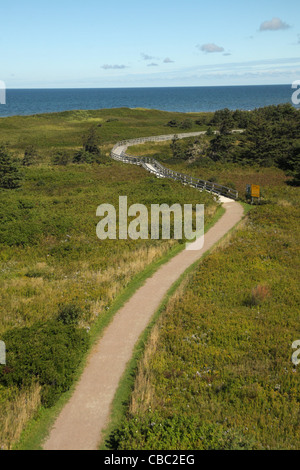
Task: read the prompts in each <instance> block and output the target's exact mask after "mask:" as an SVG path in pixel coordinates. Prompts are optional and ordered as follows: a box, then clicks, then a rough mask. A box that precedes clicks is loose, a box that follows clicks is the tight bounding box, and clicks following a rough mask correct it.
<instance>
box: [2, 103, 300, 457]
mask: <svg viewBox="0 0 300 470" xmlns="http://www.w3.org/2000/svg"><path fill="white" fill-rule="evenodd" d="M298 122H299V113H297V112H294V111H293V110H292V109H291V108H290V107H289V106H288V105H286V106H279V107H270V108H266V109H264V110H261V111H260V110H256V111H255V112H253V113H243V112H235V113H233V112H232V113H231V112H229V111H228V110H227V111H226V110H225V111H224V112H216V113H192V114H183V113H167V112H163V111H156V110H145V109H135V110H131V109H127V108H121V109H112V110H99V111H70V112H63V113H57V114H56V113H54V114H44V115H36V116H25V117H24V116H14V117H9V118H3V119H0V221H1V224H0V283H1V294H0V339H1V340H3V341H5V343H6V346H7V365H6V366H3V365H2V366H0V448H2V449H11V448H22V446H23V447H24V445H25V444H24V442H26V439H27V437H28V436H29V435H30V439H31V438H32V436H33V435H34V436H33V438H32V442H35V445H34V446H37V447H39V446H40V439H41V435H39V432H40V431H35V424H36V423H38V422H39V419H40V417H42V416H45V415H46V414H47V413H48V412H49V413H50V414H51V410H52V409H53V410H54V409H55V406H56V405H57V404H58V403H60V402H61V401H63V400H64V399H65V398H64V397H66V396H67V395H66V394H68V392H69V393H70V390H72V387H73V386H74V381H75V380H76V379H77V378H78V374H79V373H80V371H81V370H82V368H83V367H84V361H85V358H86V355H87V353H88V351H89V349H90V347H91V345H92V344H93V341H95V339H96V338H98V337H99V335H101V331H102V330H103V328H104V326H105V325H106V324H107V323H108V322H109V321H110V319H111V316H112V315H113V313H114V312H115V311H116V309H117V308H118V306H119V305H120V304H121V299H123V301H124V299H126V298H128V296H129V295H131V293H132V292H134V290H135V289H136V288H137V287H138V286H139V285H140V284H141V283H142V282H143V280H145V279H146V277H147V276H149V275H150V274H151V273H152V272H153V271H154V270H155V269H156V268H157V267H158V266H159V265H160V264H161V263H163V262H164V261H166V260H167V259H168V258H169V257H170V256H173V255H174V254H176V253H177V252H178V251H179V250H180V249H182V248H183V246H184V245H183V243H182V242H183V241H175V240H169V241H163V240H150V239H149V240H138V241H133V240H130V239H129V240H117V241H115V240H101V241H100V240H99V239H98V238H97V236H96V226H97V223H98V222H99V218H97V217H96V209H97V207H98V206H99V205H100V204H103V203H110V204H112V205H114V206H115V207H118V199H119V196H127V197H128V205H131V204H133V203H140V204H145V205H146V206H147V207H148V208H150V205H151V204H153V203H167V204H169V205H172V204H173V203H180V204H188V203H190V204H194V205H195V204H197V203H198V204H201V203H203V204H205V222H206V226H208V225H209V224H211V223H213V221H215V220H216V218H217V217H218V216H220V214H221V209H220V207H219V205H218V204H217V202H216V201H215V199H214V197H213V196H212V195H211V194H208V193H204V192H203V193H200V192H198V191H196V190H195V189H193V188H190V187H187V186H183V185H181V184H180V183H179V182H176V181H172V180H166V179H157V178H155V177H154V176H151V175H150V174H149V173H147V172H146V171H145V170H144V169H142V168H139V167H136V166H132V165H125V164H122V163H120V162H116V161H113V160H111V159H110V156H109V155H110V150H111V148H112V147H113V146H114V145H115V143H116V142H118V141H120V140H123V139H130V138H135V137H144V136H152V135H161V134H170V135H171V134H173V135H174V134H178V133H182V132H192V131H195V132H196V131H200V130H205V131H208V132H207V135H205V136H203V137H202V138H201V139H194V140H190V139H184V140H183V141H182V142H181V143H179V142H172V141H170V142H164V143H160V144H154V143H147V144H145V145H142V146H134V147H131V148H130V149H129V152H130V153H132V154H135V155H141V154H143V155H145V156H154V157H155V158H156V159H157V160H158V161H160V162H161V163H163V164H164V165H165V166H167V167H170V168H173V169H176V170H178V171H181V172H184V173H187V174H190V175H194V176H197V177H199V178H201V179H207V180H211V181H216V182H218V183H221V184H223V185H228V186H231V187H232V188H235V189H237V190H238V191H239V194H240V199H241V200H242V201H243V202H245V201H246V199H245V188H246V184H259V185H260V186H261V190H262V200H261V204H260V205H255V206H253V207H252V208H251V209H252V210H251V211H249V212H248V215H247V217H246V218H245V219H244V221H243V222H242V223H241V224H240V226H239V227H238V228H236V229H235V230H234V231H233V232H232V233H231V234H229V236H228V237H227V238H226V239H224V240H223V241H222V243H221V244H219V246H218V247H217V248H216V249H215V250H214V251H213V252H212V253H211V254H210V255H209V256H207V257H206V258H205V259H204V260H203V261H202V262H201V263H200V264H199V266H196V267H194V269H193V270H192V271H191V272H190V273H189V274H187V276H185V277H184V279H183V280H182V283H181V284H180V285H178V289H176V292H175V293H173V294H172V295H171V294H170V296H169V297H168V299H166V300H165V302H164V305H163V306H162V307H161V309H160V312H159V313H160V314H159V315H157V316H156V318H157V321H156V325H155V326H154V327H153V330H152V333H151V335H150V336H149V337H148V340H147V341H148V342H147V345H146V348H145V350H144V346H143V348H142V353H141V352H140V356H142V357H141V360H140V363H139V365H138V366H137V367H133V369H132V370H131V371H130V374H129V375H130V385H129V387H127V391H126V393H125V392H124V393H125V395H126V396H125V395H124V394H123V395H122V394H120V393H119V394H117V395H118V397H119V398H118V399H119V402H120V403H121V402H122V407H123V408H122V410H123V411H122V417H121V418H120V419H119V420H118V422H117V424H116V426H114V430H113V431H112V432H111V433H110V435H109V436H108V438H107V442H106V446H107V448H111V449H239V448H242V449H246V448H247V449H269V448H272V449H273V448H274V449H279V448H280V449H281V448H289V449H296V448H299V437H300V436H299V411H300V410H299V398H300V397H299V371H298V370H297V368H296V367H295V366H294V365H293V364H292V362H291V355H292V349H291V345H292V343H293V341H295V340H297V339H299V337H300V331H299V304H300V299H299V292H298V290H299V289H298V287H297V279H298V272H299V251H298V248H297V247H298V245H299V208H298V203H299V187H298V181H299V148H300V146H299V130H298V129H299V125H298ZM233 128H243V129H245V133H244V134H243V135H238V136H231V134H230V130H231V129H233ZM212 130H219V131H220V136H214V135H213V133H212V132H211V131H212ZM269 135H272V138H269ZM87 136H88V137H87ZM259 149H260V150H259ZM1 185H2V186H1ZM245 207H246V208H247V210H248V209H250V206H246V205H245ZM124 402H125V403H126V406H125V412H124ZM120 403H119V404H118V405H120ZM49 410H50V411H49ZM52 418H53V416H52ZM46 421H47V420H46ZM49 422H50V421H47V423H48V424H47V423H46V424H45V427H47V425H49ZM43 432H45V429H44V430H43ZM20 442H21V443H20ZM32 446H33V445H32ZM34 446H33V447H34ZM25 447H26V446H25Z"/></svg>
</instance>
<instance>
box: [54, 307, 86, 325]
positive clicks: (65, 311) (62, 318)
mask: <svg viewBox="0 0 300 470" xmlns="http://www.w3.org/2000/svg"><path fill="white" fill-rule="evenodd" d="M82 314H83V312H82V310H81V308H80V307H79V306H78V305H75V304H67V305H61V306H60V308H59V315H58V318H57V319H58V321H59V322H61V323H63V324H64V325H77V324H78V321H79V319H80V318H81V317H82Z"/></svg>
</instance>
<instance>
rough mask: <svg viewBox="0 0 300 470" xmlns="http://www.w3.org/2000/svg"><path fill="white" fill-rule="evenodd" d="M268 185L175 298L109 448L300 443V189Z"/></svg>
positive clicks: (291, 445)
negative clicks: (299, 357)
mask: <svg viewBox="0 0 300 470" xmlns="http://www.w3.org/2000/svg"><path fill="white" fill-rule="evenodd" d="M265 191H266V195H267V197H268V199H269V203H268V204H266V205H262V206H256V208H255V209H253V210H252V211H250V213H249V214H248V217H247V219H246V220H245V221H244V222H243V224H242V225H241V226H240V227H239V228H238V230H236V231H235V232H234V233H233V234H231V235H230V236H229V237H227V239H226V240H224V242H223V243H222V244H221V246H220V248H219V249H217V250H215V251H214V253H212V254H211V255H210V256H209V257H208V258H206V259H205V260H204V261H203V262H202V263H201V264H200V265H199V267H198V268H197V269H196V270H195V272H194V273H193V274H191V275H189V277H188V279H187V280H186V281H185V282H184V284H183V285H182V286H181V289H180V290H179V291H177V292H176V293H175V294H174V296H173V297H172V298H171V299H170V301H169V302H168V304H167V306H166V308H165V309H164V311H163V313H162V316H161V318H160V321H159V322H158V324H157V325H156V326H155V328H154V330H153V332H152V335H151V337H150V339H149V341H148V345H147V347H146V351H145V354H144V357H143V359H142V360H141V362H140V364H139V367H138V370H137V373H136V380H135V385H134V390H133V393H132V396H131V399H130V404H129V408H128V412H127V415H126V417H125V419H124V421H123V422H122V424H121V425H120V426H119V427H118V428H117V429H116V430H115V431H114V432H113V433H112V434H111V436H110V439H109V440H108V442H107V446H108V447H109V448H110V449H118V450H124V449H126V450H136V449H139V450H144V449H150V450H157V449H159V450H160V449H162V450H170V449H176V450H179V449H182V450H187V449H191V450H196V449H199V450H201V449H205V450H209V449H222V450H224V449H225V450H226V449H227V450H232V449H234V450H236V449H258V450H262V449H294V450H295V449H299V446H300V433H299V430H300V426H299V424H300V423H299V416H300V394H299V370H298V369H297V368H296V367H295V366H294V365H293V363H292V361H291V355H292V349H291V346H292V343H293V342H294V341H295V340H296V339H298V338H299V335H300V331H299V302H300V296H299V288H298V273H299V267H300V266H299V261H300V259H299V251H298V246H299V229H300V226H299V220H300V217H299V216H300V211H299V189H298V188H293V187H288V186H286V185H284V184H281V185H278V186H277V187H275V188H270V187H269V188H268V187H266V188H265Z"/></svg>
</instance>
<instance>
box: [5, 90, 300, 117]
mask: <svg viewBox="0 0 300 470" xmlns="http://www.w3.org/2000/svg"><path fill="white" fill-rule="evenodd" d="M293 91H295V90H292V88H291V85H261V86H226V87H172V88H92V89H91V88H81V89H73V88H72V89H27V90H21V89H9V90H7V92H6V104H5V105H0V117H4V116H14V115H31V114H40V113H53V112H59V111H69V110H76V109H77V110H78V109H104V108H120V107H128V108H150V109H160V110H165V111H181V112H197V111H216V110H218V109H223V108H229V109H232V110H235V109H243V110H252V109H255V108H261V107H263V106H268V105H277V104H280V103H291V102H292V101H291V99H292V93H293Z"/></svg>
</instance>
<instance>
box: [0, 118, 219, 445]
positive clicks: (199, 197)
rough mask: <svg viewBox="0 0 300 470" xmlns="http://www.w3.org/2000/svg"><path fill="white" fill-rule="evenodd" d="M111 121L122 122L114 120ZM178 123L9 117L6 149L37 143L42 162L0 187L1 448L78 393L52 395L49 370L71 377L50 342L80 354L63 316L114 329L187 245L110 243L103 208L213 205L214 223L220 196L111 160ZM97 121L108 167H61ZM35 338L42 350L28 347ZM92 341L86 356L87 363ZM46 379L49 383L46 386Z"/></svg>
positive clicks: (2, 129) (4, 123) (0, 123)
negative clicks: (130, 295) (127, 299)
mask: <svg viewBox="0 0 300 470" xmlns="http://www.w3.org/2000/svg"><path fill="white" fill-rule="evenodd" d="M116 116H118V117H116ZM172 116H173V114H172ZM110 119H118V120H117V121H110V122H107V121H108V120H110ZM169 119H170V116H169V115H168V113H163V112H162V113H160V112H155V111H154V112H152V111H151V112H149V113H146V112H145V111H141V110H140V111H139V110H138V111H130V110H111V111H105V110H104V111H99V112H98V111H95V112H94V111H91V112H90V113H89V112H85V111H84V112H68V113H60V114H54V115H41V116H31V117H13V118H6V119H1V120H0V142H7V141H8V142H9V145H8V147H9V149H10V150H11V151H13V152H14V153H15V156H16V157H17V158H18V159H20V158H21V157H22V156H23V153H24V148H25V147H26V146H27V145H34V146H35V147H36V149H37V153H38V158H37V159H36V161H35V163H34V164H33V165H31V166H29V167H22V168H21V173H22V185H21V188H19V189H14V190H4V189H2V190H0V191H1V193H0V194H1V199H0V219H1V225H0V282H1V295H0V312H1V313H0V338H1V339H4V340H5V341H6V343H7V348H8V364H9V363H10V364H12V363H14V364H16V365H15V367H16V369H11V368H3V366H0V375H1V377H0V378H1V382H0V429H1V431H0V447H1V448H4V449H6V448H10V447H11V446H12V445H13V444H14V443H15V442H16V441H17V440H18V438H19V437H20V435H21V432H22V430H23V429H24V428H25V427H26V424H27V423H28V421H29V420H30V419H31V418H33V417H34V416H36V413H37V410H42V409H43V407H44V406H46V405H47V406H50V405H51V406H52V404H53V403H54V402H55V401H56V400H57V399H58V398H59V396H60V394H61V393H62V392H65V391H66V390H67V389H68V388H69V386H70V383H71V382H70V381H68V383H65V382H64V380H62V383H61V385H60V387H58V391H56V392H55V396H54V395H53V396H52V395H51V393H50V392H49V390H48V388H49V387H48V385H47V383H48V382H49V380H50V376H49V377H44V373H45V370H46V369H49V368H50V370H52V369H53V368H54V369H53V370H56V372H55V373H59V374H62V375H60V376H59V377H60V378H62V379H63V377H62V376H63V374H64V372H63V371H62V370H61V367H60V365H59V364H58V363H57V364H55V363H54V361H52V362H51V361H50V359H49V357H48V356H47V357H44V356H43V359H41V360H40V361H39V348H43V349H45V334H47V331H49V332H50V331H52V332H54V331H55V334H56V335H57V338H60V340H58V339H57V342H59V341H60V343H59V345H57V344H56V345H52V344H49V345H47V348H49V349H50V350H53V348H56V347H57V348H59V354H62V353H63V350H64V347H65V345H66V344H68V345H69V346H68V347H69V348H70V355H71V353H72V351H73V349H74V347H75V345H74V342H73V343H69V342H68V341H71V339H70V338H73V336H72V335H73V334H75V332H74V331H73V330H72V328H74V327H73V326H72V325H70V326H69V325H63V324H62V325H61V323H59V322H58V319H59V318H60V317H62V312H63V315H64V321H65V318H66V311H67V312H68V315H69V317H70V315H71V317H72V315H75V314H76V315H77V317H78V318H77V320H78V327H77V329H79V330H80V331H82V332H86V331H88V330H89V329H90V328H91V332H92V331H93V328H94V327H95V325H96V324H98V325H102V323H103V325H104V323H105V322H102V319H103V318H106V316H107V315H108V314H109V312H110V310H111V309H112V308H113V305H114V301H115V300H116V299H117V298H118V296H120V294H121V293H122V292H125V291H126V289H127V288H128V286H129V285H130V282H131V281H132V280H133V279H135V277H136V276H138V275H139V274H141V273H142V272H145V273H146V271H145V270H146V268H147V267H149V266H150V265H152V264H153V263H157V262H158V261H159V260H161V259H166V257H167V255H168V253H170V250H171V249H176V247H178V248H180V244H179V243H178V242H175V241H174V240H170V241H152V240H139V241H132V240H118V241H114V240H105V241H103V240H102V241H100V240H99V239H98V238H97V237H96V225H97V223H98V222H99V219H98V218H97V217H96V209H97V207H98V205H100V204H102V203H110V204H113V205H114V206H115V207H118V198H119V196H122V195H126V196H128V205H131V204H133V203H140V204H145V205H146V206H147V207H148V208H149V207H150V204H153V203H167V204H170V205H171V204H173V203H175V202H176V203H181V204H184V203H191V204H196V203H205V206H206V222H207V223H209V222H210V221H211V220H212V218H213V217H214V215H215V211H216V208H217V204H216V203H215V201H214V200H213V198H212V197H211V196H210V195H208V194H201V193H199V192H196V191H195V190H193V189H192V188H185V187H183V186H182V185H181V184H180V183H177V182H173V181H167V180H159V179H156V178H155V177H153V176H150V175H149V174H148V173H147V172H145V171H144V170H143V169H141V168H138V167H133V166H130V165H124V164H121V163H118V162H114V161H112V160H111V159H110V158H109V153H108V151H109V148H110V147H112V146H113V144H114V143H115V142H116V141H117V140H119V139H120V138H128V137H135V136H137V135H147V134H148V135H149V134H152V133H154V134H155V133H162V132H165V127H164V125H165V124H166V122H168V120H169ZM97 120H99V123H102V127H101V128H100V127H99V135H100V137H101V144H102V145H101V151H102V155H104V158H103V159H102V164H72V163H70V164H68V165H66V166H60V165H53V164H52V163H51V159H52V155H53V153H54V152H55V151H56V150H58V149H59V150H62V149H67V150H68V151H70V152H71V151H73V150H74V149H75V148H79V147H80V146H82V135H83V133H84V132H85V131H86V130H87V129H89V128H90V126H91V125H94V124H95V123H98V121H97ZM195 126H196V125H195ZM97 129H98V128H97ZM167 129H168V128H167ZM145 275H146V274H145ZM69 317H68V321H69V320H70V318H71V317H70V318H69ZM101 322H102V323H101ZM57 325H59V327H58V326H57ZM60 325H61V326H60ZM56 328H58V330H57V329H56ZM68 328H69V330H68ZM100 329H101V328H100ZM71 330H72V331H71ZM97 332H98V334H99V333H100V330H99V327H98V329H97ZM62 333H63V334H62ZM53 334H54V333H53ZM76 334H77V333H76ZM14 335H15V336H14ZM70 335H71V336H70ZM88 336H89V335H88V334H87V338H86V340H87V341H88ZM25 338H26V340H25ZM54 340H55V339H54ZM26 341H27V343H29V344H31V347H32V350H27V349H26V348H25V343H26ZM84 341H85V340H84ZM19 343H20V344H21V345H22V347H23V345H24V348H23V349H22V348H21V346H20V347H19V346H18V348H19V349H18V350H17V349H16V348H17V345H18V344H19ZM84 344H85V343H84V342H83V346H82V347H83V349H82V350H81V351H79V352H78V351H77V354H79V355H80V357H81V356H83V355H84V348H85V346H84ZM47 348H46V349H47ZM72 348H73V349H72ZM74 351H75V350H74ZM17 354H19V356H21V355H23V356H24V358H23V359H24V361H23V362H22V361H21V360H20V358H19V360H18V361H19V362H18V361H17V362H16V363H15V362H14V361H15V358H17V357H18V356H17ZM32 357H33V358H36V360H37V363H36V364H35V366H34V367H36V369H33V366H32V365H30V364H31V363H30V361H31V358H32ZM41 357H42V355H41ZM26 361H27V362H26ZM41 361H44V362H43V363H42V365H41V364H39V363H38V362H41ZM49 361H50V362H49ZM77 362H79V361H77ZM18 367H21V368H22V367H23V372H20V371H19V368H18ZM64 367H65V368H66V370H67V367H70V370H71V371H72V374H71V375H72V376H74V373H75V369H76V367H75V366H74V365H72V364H64ZM57 368H58V369H57ZM19 372H20V376H21V377H20V376H19V375H18V374H19ZM53 373H54V372H53ZM22 374H23V376H24V380H23V379H22ZM37 375H39V376H40V379H41V380H42V377H43V380H44V382H45V383H43V384H42V386H41V384H40V383H39V382H37V381H36V376H37ZM30 378H32V380H33V381H32V382H31V381H30ZM51 380H53V378H52V377H51ZM55 381H56V382H59V380H58V379H57V378H55ZM25 382H26V383H25ZM45 388H46V389H47V394H46V395H45V393H46V392H45ZM50 388H51V387H50ZM41 406H42V408H41Z"/></svg>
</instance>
